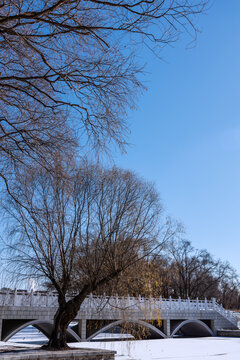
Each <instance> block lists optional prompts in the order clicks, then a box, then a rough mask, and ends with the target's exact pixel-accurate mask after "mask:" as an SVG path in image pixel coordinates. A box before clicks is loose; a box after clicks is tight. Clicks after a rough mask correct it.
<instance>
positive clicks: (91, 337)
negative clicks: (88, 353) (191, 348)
mask: <svg viewBox="0 0 240 360" xmlns="http://www.w3.org/2000/svg"><path fill="white" fill-rule="evenodd" d="M126 322H128V323H134V324H138V325H142V326H145V327H146V328H148V329H149V330H150V331H151V332H153V333H154V334H156V335H158V336H160V337H162V338H164V339H165V338H167V336H166V335H165V334H164V333H163V332H162V331H161V330H159V329H157V328H156V327H155V326H153V325H151V324H149V323H147V322H145V321H142V320H129V321H126V320H124V319H123V320H117V321H114V322H112V323H111V324H108V325H106V326H104V327H103V328H102V329H100V330H98V331H96V332H95V333H94V334H92V335H91V336H89V337H88V338H87V341H91V340H92V339H93V338H94V337H95V336H97V335H98V334H101V333H102V332H105V331H107V330H110V329H112V328H114V327H115V326H117V325H121V324H124V323H126Z"/></svg>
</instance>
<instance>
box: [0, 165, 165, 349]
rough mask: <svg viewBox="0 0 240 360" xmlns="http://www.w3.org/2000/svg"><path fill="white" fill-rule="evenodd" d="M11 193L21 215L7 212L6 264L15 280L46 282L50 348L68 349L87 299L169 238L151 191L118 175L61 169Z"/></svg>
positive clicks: (29, 178) (11, 208)
mask: <svg viewBox="0 0 240 360" xmlns="http://www.w3.org/2000/svg"><path fill="white" fill-rule="evenodd" d="M15 192H16V194H18V199H19V202H20V203H21V204H23V205H24V207H23V206H20V205H19V203H18V202H15V201H13V200H12V198H11V197H10V199H9V202H10V203H9V202H8V204H6V206H5V208H6V210H7V212H8V214H9V217H10V219H11V220H10V221H11V224H12V228H13V231H12V233H11V235H12V244H11V250H12V251H13V254H12V256H11V263H12V264H13V263H14V264H16V272H17V273H18V276H20V275H22V276H27V277H29V276H30V277H34V276H37V277H42V278H43V279H44V281H46V279H48V280H49V281H50V282H51V283H52V285H53V286H54V288H55V289H56V290H57V292H58V302H59V308H58V311H57V313H56V315H55V319H54V331H53V333H52V336H51V339H50V341H49V344H48V346H49V347H50V348H65V347H66V346H67V345H66V329H67V327H68V325H69V323H70V322H71V321H72V320H73V319H74V317H75V316H76V314H77V312H78V310H79V308H80V305H81V303H82V302H83V300H84V298H85V297H86V296H87V294H89V293H90V292H92V291H94V290H96V289H97V288H98V287H100V286H101V285H103V284H105V283H106V282H108V281H109V280H111V279H113V278H115V277H117V276H118V275H119V274H120V273H121V272H122V271H124V270H125V269H127V268H128V267H130V266H131V265H133V264H134V263H135V262H137V261H139V260H141V259H143V258H144V257H145V256H147V255H150V254H151V253H153V252H154V251H157V250H158V248H159V246H160V245H161V244H162V242H164V241H166V239H168V238H169V237H171V234H172V231H171V229H170V227H169V225H168V223H166V222H165V220H164V218H163V214H162V206H161V204H160V202H159V198H158V194H157V193H156V190H155V189H154V187H153V185H151V184H149V183H146V182H145V181H143V180H141V179H139V178H138V177H137V176H136V175H134V174H133V173H131V172H129V171H123V170H120V169H117V168H113V169H110V170H107V169H105V170H104V169H101V168H100V167H99V166H89V165H87V164H83V165H82V166H80V167H79V168H78V169H77V170H72V169H70V168H68V169H66V168H65V167H63V166H62V164H61V163H60V162H59V163H58V164H57V165H56V166H55V171H54V175H53V174H52V173H48V172H46V171H44V170H41V169H37V170H36V171H32V172H28V173H25V174H24V176H22V177H21V178H20V179H19V180H18V182H17V183H16V188H15ZM73 289H74V290H75V293H74V294H73V293H72V290H73ZM67 296H70V300H67Z"/></svg>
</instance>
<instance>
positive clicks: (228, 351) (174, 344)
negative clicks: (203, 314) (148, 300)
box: [71, 337, 240, 360]
mask: <svg viewBox="0 0 240 360" xmlns="http://www.w3.org/2000/svg"><path fill="white" fill-rule="evenodd" d="M71 347H91V348H101V349H109V350H116V351H117V355H116V357H115V359H116V360H160V359H161V360H163V359H164V360H168V359H171V360H182V359H186V360H215V359H216V360H220V359H221V360H240V339H238V338H220V337H219V338H217V337H209V338H187V339H161V340H141V341H115V342H105V343H104V342H95V343H92V342H91V343H87V342H85V343H80V344H79V343H74V344H71Z"/></svg>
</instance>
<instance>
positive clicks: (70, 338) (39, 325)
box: [2, 320, 81, 342]
mask: <svg viewBox="0 0 240 360" xmlns="http://www.w3.org/2000/svg"><path fill="white" fill-rule="evenodd" d="M30 325H32V326H34V327H35V328H36V329H38V330H39V331H41V332H42V333H43V334H44V335H45V336H46V337H47V338H50V336H51V333H52V331H53V322H52V321H49V320H31V321H27V322H24V323H23V324H22V325H20V326H19V324H16V326H15V327H12V329H11V331H10V332H8V334H7V335H6V336H4V338H3V339H2V340H3V341H8V340H9V339H10V338H11V337H12V336H13V335H15V334H17V333H18V332H19V331H21V330H23V329H25V328H26V327H28V326H30ZM80 341H81V339H80V337H79V336H78V335H77V334H76V333H75V331H73V330H72V329H71V328H68V329H67V342H80Z"/></svg>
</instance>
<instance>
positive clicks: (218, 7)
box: [115, 0, 240, 272]
mask: <svg viewBox="0 0 240 360" xmlns="http://www.w3.org/2000/svg"><path fill="white" fill-rule="evenodd" d="M198 27H199V28H200V30H201V33H200V34H199V36H198V41H197V43H196V46H195V47H194V48H191V49H186V45H187V44H188V42H189V40H190V39H189V38H188V39H187V38H185V39H183V40H184V41H181V42H178V43H176V44H175V45H174V47H169V48H165V49H163V51H162V57H163V58H164V61H160V60H159V59H157V58H155V57H154V56H153V55H152V54H150V53H147V52H144V53H143V54H141V56H142V58H143V61H144V62H146V64H147V65H146V71H147V72H148V73H147V75H146V76H145V84H146V85H147V87H148V91H147V92H146V93H144V94H143V96H142V97H141V98H140V99H139V102H138V109H137V111H134V112H133V113H131V114H130V123H131V132H132V133H131V136H130V138H129V140H130V142H131V143H132V145H131V146H130V147H129V148H128V149H127V154H126V155H120V154H116V155H115V162H116V164H117V165H119V166H121V167H124V168H129V169H132V170H134V171H136V172H137V173H138V174H139V175H141V176H143V177H144V178H146V179H147V180H150V181H153V182H155V184H156V187H157V189H158V190H159V192H160V194H161V197H162V199H163V203H164V204H165V207H166V209H167V211H168V212H169V213H170V214H171V215H172V216H173V217H175V218H177V219H180V220H181V221H182V222H183V224H184V225H185V229H186V237H187V238H188V239H189V240H191V241H192V243H193V245H194V246H196V247H198V248H206V249H207V250H209V251H210V252H211V253H212V254H213V255H215V256H216V257H221V258H222V259H225V260H228V261H229V262H230V263H231V264H232V265H233V266H234V267H235V268H237V270H238V271H239V272H240V261H239V260H240V161H239V159H240V41H239V35H240V1H239V0H229V1H228V2H226V0H215V1H214V2H213V5H212V7H211V8H210V9H209V10H208V11H207V15H206V16H201V17H200V18H199V21H198Z"/></svg>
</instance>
